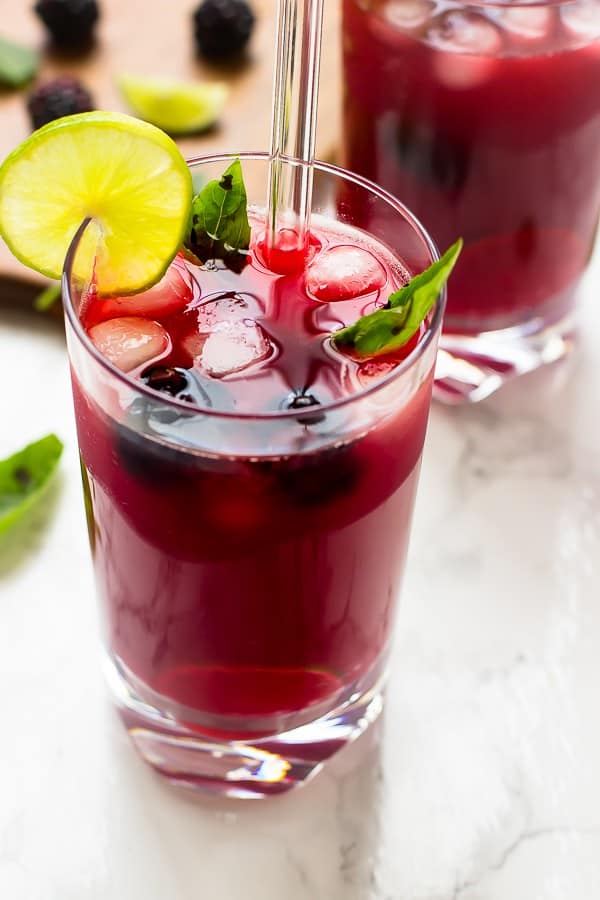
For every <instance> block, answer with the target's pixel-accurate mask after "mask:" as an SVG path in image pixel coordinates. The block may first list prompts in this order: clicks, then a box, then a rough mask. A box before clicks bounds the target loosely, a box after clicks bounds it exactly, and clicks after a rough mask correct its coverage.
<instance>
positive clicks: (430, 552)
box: [0, 255, 600, 900]
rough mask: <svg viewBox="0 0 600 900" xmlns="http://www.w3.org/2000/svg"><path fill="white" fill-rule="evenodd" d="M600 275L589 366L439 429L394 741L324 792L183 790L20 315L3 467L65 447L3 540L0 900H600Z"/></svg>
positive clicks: (588, 330) (398, 659) (354, 756)
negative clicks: (171, 770)
mask: <svg viewBox="0 0 600 900" xmlns="http://www.w3.org/2000/svg"><path fill="white" fill-rule="evenodd" d="M599 293H600V259H599V258H598V255H597V257H596V264H595V267H594V270H593V271H591V272H590V273H589V276H588V278H587V281H586V285H585V290H584V302H583V311H582V320H583V323H584V326H585V328H584V333H583V335H582V339H581V343H580V346H579V348H578V350H577V352H576V354H575V355H574V356H573V357H572V358H571V359H570V361H569V362H567V363H566V364H563V365H562V366H559V367H557V368H555V369H553V370H550V371H548V372H545V373H543V374H537V375H534V376H528V377H526V378H524V379H522V380H521V381H520V382H519V383H515V384H513V385H511V386H509V387H508V388H506V389H505V390H504V391H503V392H501V393H500V394H498V395H496V396H495V397H494V398H492V399H490V400H489V401H486V402H485V403H484V404H482V405H480V406H477V407H473V408H466V409H460V410H457V409H447V408H442V407H440V406H436V407H434V409H433V413H432V418H431V424H430V429H429V434H428V440H427V449H426V453H425V458H424V466H423V473H422V478H421V485H420V492H419V498H418V502H417V511H416V519H415V527H414V531H413V540H412V546H411V553H410V561H409V566H408V572H407V579H406V583H405V589H404V595H403V600H402V607H401V614H400V617H399V628H398V631H397V637H396V643H395V651H394V655H393V662H392V672H391V680H390V684H389V688H388V696H387V710H386V713H385V716H384V719H383V721H381V722H379V723H378V725H377V726H376V728H375V729H374V730H373V731H372V732H371V733H370V734H367V735H366V736H365V737H363V738H362V739H361V740H360V741H359V742H358V743H357V744H355V745H354V746H352V747H350V748H347V750H345V751H343V752H342V753H341V754H340V755H339V756H338V757H336V758H335V759H334V761H333V763H332V764H331V765H330V767H329V769H328V770H327V771H325V772H324V773H322V774H321V775H319V776H318V777H317V778H316V779H315V780H314V781H313V782H311V783H310V784H308V785H307V786H306V787H305V788H303V789H302V790H300V791H298V792H296V793H292V794H289V795H286V796H283V797H280V798H276V799H274V800H269V801H265V802H262V803H252V802H246V803H244V802H240V801H226V802H223V801H215V800H213V799H203V798H198V797H197V796H193V795H190V794H187V793H185V792H179V791H177V790H175V789H173V788H172V787H169V786H168V785H166V784H164V783H162V782H161V781H160V780H159V779H158V778H157V776H155V775H154V774H153V773H152V772H151V771H150V770H149V769H147V768H146V767H145V766H144V764H143V763H142V762H141V761H140V760H139V759H138V757H137V756H136V755H135V753H134V752H133V750H132V748H131V747H130V746H129V743H128V739H127V737H126V735H125V733H124V732H123V731H122V730H121V727H120V725H119V723H118V721H117V720H116V717H115V716H114V714H113V712H112V710H111V708H110V706H109V703H108V701H107V699H106V696H105V693H104V687H103V683H102V678H101V674H100V671H99V666H98V664H97V661H96V649H97V647H96V628H95V608H94V600H93V587H92V578H91V570H90V564H89V561H88V550H87V546H86V538H85V527H84V515H83V504H82V501H81V497H80V486H79V478H78V471H77V469H78V464H77V454H76V443H75V434H74V424H73V417H72V412H71V399H70V394H69V386H68V373H67V364H66V358H65V352H64V346H63V340H62V335H61V333H60V329H59V328H58V327H57V326H56V325H52V324H50V323H47V322H46V321H45V320H43V319H42V318H41V317H40V318H39V319H36V318H34V317H32V316H31V315H30V314H29V315H27V314H17V313H4V312H3V313H2V316H0V359H1V360H2V366H3V376H4V382H3V389H2V401H1V412H2V423H3V427H2V429H1V431H0V456H4V455H7V454H8V453H10V452H12V451H14V450H15V449H17V448H18V447H20V446H21V445H23V444H24V443H26V441H27V440H33V439H35V438H36V437H39V436H41V435H43V434H45V433H46V432H47V431H51V430H54V431H56V432H57V433H58V434H59V435H60V436H61V437H62V438H63V440H64V441H65V445H66V446H65V455H64V458H63V462H62V465H61V475H60V477H59V479H58V480H57V482H56V484H55V485H54V487H53V490H52V493H51V496H50V497H49V502H48V503H47V504H46V505H45V507H44V509H42V510H39V511H38V512H36V514H35V516H34V517H33V521H30V522H29V523H28V525H27V527H26V528H19V529H18V530H16V531H14V532H13V533H12V534H9V535H8V536H7V537H6V538H5V539H4V541H3V543H2V545H0V679H1V680H0V683H1V685H2V688H1V695H0V696H1V710H2V711H1V720H0V759H1V762H2V764H1V766H0V895H1V896H2V897H3V898H4V897H5V898H7V900H8V898H10V900H107V898H110V900H113V898H114V900H165V898H168V900H196V898H200V897H202V898H210V900H239V898H244V900H284V898H285V900H509V898H510V900H597V898H598V896H599V893H600V765H599V760H600V705H599V704H598V700H597V694H598V684H599V683H600V650H599V647H600V603H599V602H598V601H599V599H600V416H599V415H598V404H599V402H600V401H599V397H600V307H599V306H598V294H599Z"/></svg>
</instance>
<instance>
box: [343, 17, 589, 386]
mask: <svg viewBox="0 0 600 900" xmlns="http://www.w3.org/2000/svg"><path fill="white" fill-rule="evenodd" d="M343 23H344V24H343V32H344V33H343V39H344V82H345V101H344V122H345V139H344V153H345V155H344V164H345V165H347V166H348V168H350V169H353V170H354V171H357V172H360V173H361V174H362V175H365V176H366V177H368V178H371V179H373V180H374V181H376V182H377V183H379V184H381V185H383V186H384V187H385V188H386V189H387V190H389V191H391V192H392V193H393V194H394V195H395V196H397V197H399V198H400V199H401V200H402V201H403V202H404V203H406V205H407V206H408V207H409V208H410V209H411V210H413V211H414V213H415V214H416V215H417V216H418V217H419V218H420V220H421V221H422V222H423V223H424V225H425V227H426V228H427V229H429V231H430V233H431V234H432V235H433V237H434V239H435V240H436V241H437V242H438V243H439V245H440V246H447V245H448V244H449V243H451V242H452V241H453V240H455V239H456V237H457V236H458V235H462V237H463V238H464V240H465V247H464V250H463V253H462V256H461V258H460V260H459V261H458V264H457V266H456V270H455V273H454V274H453V278H452V282H451V284H450V287H449V292H448V307H447V311H446V321H445V324H444V335H443V336H442V340H441V344H440V346H441V348H442V349H441V351H440V358H439V366H438V373H437V375H438V377H437V381H436V395H438V396H440V397H441V399H445V400H447V401H449V402H460V401H463V400H465V399H466V400H471V401H473V400H478V399H481V398H482V397H485V396H487V395H488V394H490V393H491V392H492V391H494V390H495V389H496V388H497V387H499V386H500V385H502V384H503V383H504V382H505V381H506V380H507V379H508V378H511V377H513V376H515V375H518V374H520V373H522V372H526V371H529V370H531V369H534V368H537V367H538V366H540V365H542V364H544V363H547V362H551V361H554V360H556V359H558V358H560V357H561V356H563V355H564V354H565V353H567V352H568V350H569V349H570V347H571V345H572V336H573V316H572V312H573V307H574V301H575V292H576V288H577V284H578V281H579V279H580V277H581V275H582V273H583V271H584V269H585V266H586V263H587V261H588V259H589V256H590V253H591V250H592V246H593V242H594V236H595V232H596V226H597V222H598V213H599V209H600V89H599V85H600V0H547V2H544V0H541V2H536V0H534V2H524V0H523V2H521V0H478V2H477V0H476V2H471V3H460V2H453V0H344V15H343Z"/></svg>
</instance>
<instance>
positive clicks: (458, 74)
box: [426, 9, 503, 90]
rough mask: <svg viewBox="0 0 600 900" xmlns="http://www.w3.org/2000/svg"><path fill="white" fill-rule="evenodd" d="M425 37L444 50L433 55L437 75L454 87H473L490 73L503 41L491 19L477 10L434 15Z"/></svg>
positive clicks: (456, 10) (460, 88)
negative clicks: (435, 16)
mask: <svg viewBox="0 0 600 900" xmlns="http://www.w3.org/2000/svg"><path fill="white" fill-rule="evenodd" d="M426 40H427V42H428V43H430V44H431V45H433V46H434V47H435V48H437V49H438V50H442V51H445V52H444V54H443V55H441V54H439V55H437V56H436V58H435V59H434V65H435V71H436V74H437V76H438V78H439V79H440V81H442V82H444V84H446V85H448V87H451V88H456V89H458V90H465V89H467V88H472V87H475V86H476V85H478V84H481V83H482V82H484V81H486V80H487V79H488V78H489V77H490V76H491V74H492V73H493V71H494V69H495V67H496V58H495V57H496V56H498V55H499V54H500V52H501V50H502V44H503V42H502V35H501V33H500V31H499V29H498V28H497V27H496V26H495V25H494V24H493V22H491V21H490V20H489V19H487V18H486V17H485V16H484V15H480V14H479V13H475V12H463V11H462V10H458V9H454V10H450V11H448V12H445V13H443V14H442V15H440V16H438V17H437V18H436V19H434V21H433V22H432V24H431V26H430V27H429V28H428V29H427V32H426Z"/></svg>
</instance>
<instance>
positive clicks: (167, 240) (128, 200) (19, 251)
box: [0, 111, 192, 295]
mask: <svg viewBox="0 0 600 900" xmlns="http://www.w3.org/2000/svg"><path fill="white" fill-rule="evenodd" d="M191 201H192V179H191V175H190V171H189V169H188V167H187V165H186V162H185V160H184V158H183V156H182V155H181V152H180V151H179V149H178V147H177V145H176V144H175V143H174V141H173V140H172V139H171V138H170V137H168V135H166V134H164V132H162V131H160V130H159V129H158V128H156V127H155V126H154V125H151V124H149V123H147V122H142V121H140V120H139V119H135V118H133V117H132V116H126V115H123V114H122V113H112V112H103V111H94V112H88V113H80V114H79V115H75V116H67V117H65V118H63V119H57V120H55V121H54V122H50V123H49V124H48V125H45V126H44V127H43V128H40V129H39V130H38V131H36V132H34V133H33V134H32V135H31V136H30V137H29V138H28V139H27V140H26V141H24V142H23V143H22V144H21V145H20V146H19V147H17V148H16V149H15V150H13V152H12V153H11V154H10V155H9V156H8V157H7V158H6V160H5V161H4V162H3V164H2V166H0V234H1V235H2V237H3V238H4V240H5V241H6V243H7V245H8V247H9V249H10V250H11V251H12V253H13V254H14V255H15V256H16V257H17V259H19V260H20V261H21V262H23V263H24V264H25V265H26V266H28V267H30V268H32V269H35V270H37V271H38V272H41V273H42V274H43V275H46V276H48V277H49V278H54V279H56V278H59V277H60V274H61V270H62V267H63V262H64V259H65V256H66V253H67V250H68V248H69V246H70V244H71V241H72V240H73V237H74V236H75V234H76V232H77V230H78V228H79V227H80V225H81V223H82V221H83V220H84V219H86V218H92V219H93V220H94V221H95V223H96V224H97V226H98V227H97V228H95V229H94V228H86V229H85V232H84V235H83V239H82V242H81V248H80V251H78V252H77V253H76V254H75V257H76V259H75V263H74V267H75V274H76V275H78V276H81V277H83V278H87V277H89V274H90V271H91V262H92V260H93V259H94V258H95V263H96V275H97V280H98V290H99V292H100V293H102V294H123V295H124V294H133V293H137V292H138V291H142V290H145V289H147V288H149V287H151V286H152V285H153V284H155V283H156V282H157V281H159V280H160V278H161V277H162V276H163V274H164V273H165V271H166V269H167V268H168V266H169V264H170V262H171V260H172V259H173V258H174V256H175V254H176V253H177V251H178V250H179V247H180V246H181V244H182V242H183V239H184V236H185V232H186V228H187V224H188V220H189V215H190V209H191ZM88 232H89V234H88Z"/></svg>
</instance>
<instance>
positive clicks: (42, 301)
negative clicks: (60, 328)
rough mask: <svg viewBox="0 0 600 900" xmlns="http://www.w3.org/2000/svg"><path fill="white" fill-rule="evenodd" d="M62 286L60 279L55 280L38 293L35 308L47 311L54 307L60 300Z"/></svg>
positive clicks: (34, 302)
mask: <svg viewBox="0 0 600 900" xmlns="http://www.w3.org/2000/svg"><path fill="white" fill-rule="evenodd" d="M60 295H61V287H60V281H53V282H52V283H51V284H49V285H48V287H46V288H44V290H43V291H40V293H39V294H38V295H37V297H36V298H35V300H34V301H33V306H34V309H36V310H37V311H38V312H47V311H48V310H49V309H52V307H53V306H54V304H55V303H57V302H58V301H59V300H60Z"/></svg>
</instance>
